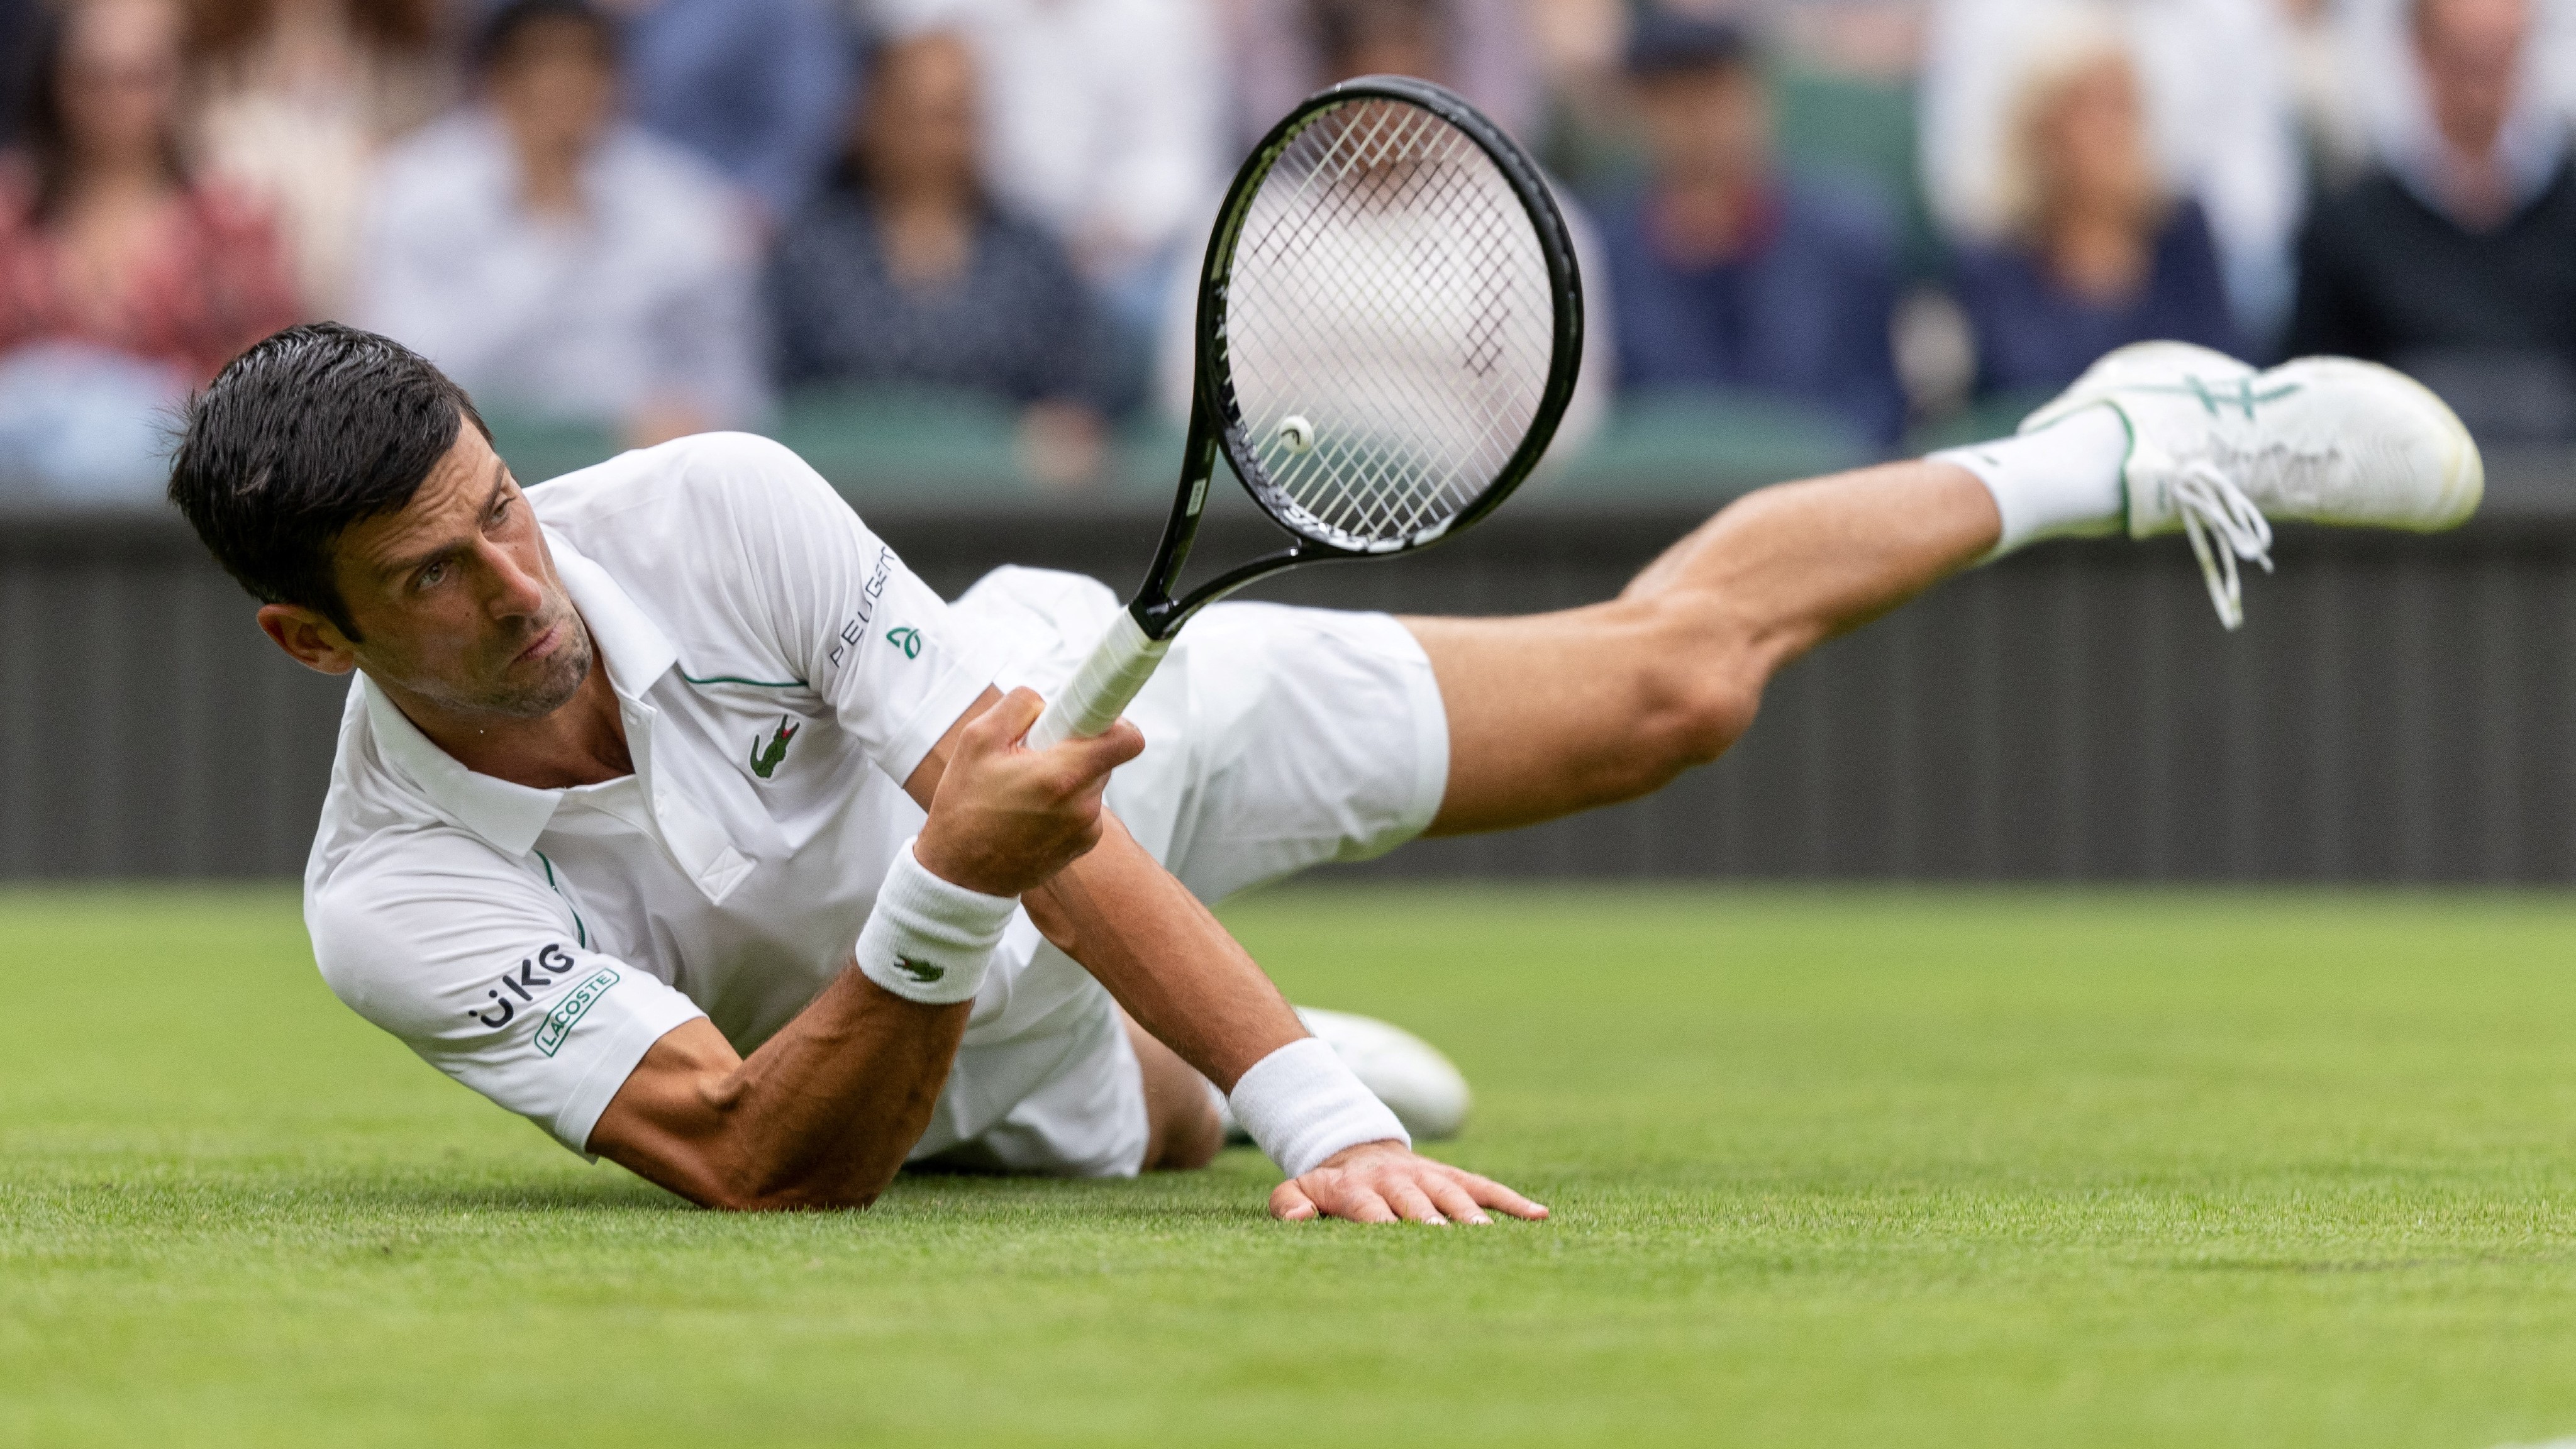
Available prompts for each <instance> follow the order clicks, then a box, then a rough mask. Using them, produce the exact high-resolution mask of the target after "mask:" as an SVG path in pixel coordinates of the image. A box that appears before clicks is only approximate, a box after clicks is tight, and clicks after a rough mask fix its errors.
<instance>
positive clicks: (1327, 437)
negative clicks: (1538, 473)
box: [1196, 76, 1583, 556]
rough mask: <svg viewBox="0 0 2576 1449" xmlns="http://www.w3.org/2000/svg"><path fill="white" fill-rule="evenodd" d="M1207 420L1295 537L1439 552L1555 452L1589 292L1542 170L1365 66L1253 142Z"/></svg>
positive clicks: (1202, 362)
mask: <svg viewBox="0 0 2576 1449" xmlns="http://www.w3.org/2000/svg"><path fill="white" fill-rule="evenodd" d="M1197 353H1198V355H1197V367H1196V372H1197V388H1198V408H1199V412H1200V414H1201V416H1202V417H1204V418H1206V419H1207V420H1209V423H1210V425H1211V426H1212V427H1213V429H1214V431H1215V433H1216V441H1217V443H1218V445H1219V446H1220V447H1221V448H1222V450H1223V451H1224V454H1225V457H1226V461H1227V462H1228V463H1229V464H1230V465H1232V467H1233V469H1234V472H1235V476H1236V477H1237V478H1239V479H1241V480H1242V482H1243V485H1244V488H1245V490H1246V491H1247V492H1249V493H1250V494H1251V495H1252V497H1253V500H1254V501H1255V502H1256V503H1258V504H1259V505H1260V506H1261V508H1262V509H1263V510H1264V511H1265V512H1267V513H1268V514H1269V515H1270V516H1271V518H1272V519H1274V520H1276V521H1277V522H1278V523H1279V525H1280V526H1281V527H1283V528H1285V529H1287V530H1288V531H1289V532H1291V533H1293V534H1296V535H1297V536H1298V537H1299V538H1300V539H1301V540H1303V541H1304V542H1303V544H1302V545H1301V553H1304V554H1309V555H1311V554H1312V553H1313V552H1314V551H1316V550H1322V551H1325V552H1328V553H1333V554H1341V555H1347V556H1369V555H1377V554H1389V553H1401V552H1405V551H1407V550H1411V549H1417V548H1423V547H1427V546H1429V545H1430V544H1433V543H1436V542H1438V541H1440V540H1441V539H1443V538H1446V537H1448V536H1449V535H1450V534H1452V533H1455V532H1456V531H1458V530H1459V529H1461V528H1464V527H1466V526H1468V525H1470V524H1472V523H1474V522H1475V521H1476V520H1477V519H1479V518H1482V517H1483V516H1484V515H1485V514H1487V513H1490V512H1492V511H1493V510H1494V509H1495V508H1496V507H1498V506H1500V505H1501V503H1502V502H1503V500H1504V499H1506V498H1508V497H1510V496H1511V493H1512V490H1513V489H1515V488H1517V487H1519V486H1520V484H1521V483H1522V481H1523V480H1525V479H1527V478H1528V477H1529V474H1530V471H1531V470H1532V469H1534V468H1536V467H1537V466H1538V462H1539V460H1540V458H1541V457H1543V456H1544V455H1545V454H1546V452H1547V446H1548V443H1549V442H1550V441H1551V440H1552V439H1553V438H1554V437H1555V434H1556V425H1557V423H1558V421H1559V420H1560V419H1561V418H1563V416H1564V414H1565V407H1566V404H1567V402H1568V401H1570V400H1571V399H1572V397H1573V395H1574V383H1575V378H1576V375H1577V373H1578V372H1579V371H1580V369H1581V366H1582V357H1583V282H1582V277H1581V274H1580V272H1579V271H1578V269H1577V267H1576V264H1575V259H1574V244H1573V239H1572V237H1571V236H1570V235H1569V234H1568V232H1567V230H1566V225H1565V218H1564V216H1563V214H1562V213H1560V212H1559V211H1558V210H1557V205H1556V199H1555V197H1554V195H1553V194H1552V193H1551V191H1550V190H1549V187H1548V184H1547V181H1546V179H1545V178H1544V177H1543V176H1542V175H1541V174H1540V172H1539V169H1538V166H1537V164H1536V163H1535V162H1533V161H1532V160H1531V159H1530V158H1529V156H1528V154H1527V153H1526V152H1524V151H1522V150H1521V148H1520V146H1519V145H1518V144H1517V143H1515V142H1514V141H1513V140H1512V139H1511V138H1510V137H1509V136H1507V135H1505V134H1504V133H1503V131H1502V129H1501V128H1500V127H1498V126H1496V125H1495V124H1494V123H1493V122H1491V121H1489V120H1487V119H1486V118H1485V117H1484V116H1483V115H1482V114H1481V113H1479V112H1478V111H1477V110H1476V108H1475V107H1473V106H1471V105H1469V104H1468V103H1467V102H1466V101H1465V100H1464V99H1462V98H1461V97H1459V96H1457V95H1456V94H1454V93H1452V92H1450V91H1448V90H1445V89H1443V88H1441V87H1439V86H1436V85H1433V84H1431V83H1430V82H1428V81H1422V80H1416V79H1414V78H1412V77H1408V76H1363V77H1361V78H1359V79H1357V80H1351V81H1345V82H1343V83H1341V84H1340V85H1337V86H1333V87H1331V88H1329V89H1327V90H1324V91H1320V92H1318V93H1316V94H1315V95H1313V96H1310V97H1308V98H1307V99H1306V100H1305V101H1304V102H1303V103H1301V104H1300V105H1299V106H1298V107H1297V108H1296V109H1295V110H1293V111H1291V112H1289V113H1288V115H1287V116H1285V117H1283V118H1282V119H1281V120H1280V122H1279V124H1278V125H1276V126H1274V127H1272V128H1271V131H1270V133H1269V134H1268V135H1267V136H1265V137H1263V138H1262V141H1261V143H1260V144H1259V145H1258V146H1256V147H1254V148H1253V152H1252V154H1251V156H1250V157H1249V158H1247V159H1246V160H1245V162H1244V164H1243V167H1242V169H1241V170H1240V171H1238V172H1237V173H1236V176H1235V179H1234V184H1233V186H1232V187H1231V188H1230V189H1229V191H1228V192H1227V195H1226V201H1225V206H1224V209H1223V210H1222V211H1221V212H1220V213H1219V215H1218V220H1217V226H1216V230H1215V233H1214V234H1213V235H1212V236H1211V237H1210V238H1209V241H1208V253H1207V260H1206V263H1205V265H1204V267H1203V268H1202V270H1201V273H1200V285H1199V309H1198V335H1197Z"/></svg>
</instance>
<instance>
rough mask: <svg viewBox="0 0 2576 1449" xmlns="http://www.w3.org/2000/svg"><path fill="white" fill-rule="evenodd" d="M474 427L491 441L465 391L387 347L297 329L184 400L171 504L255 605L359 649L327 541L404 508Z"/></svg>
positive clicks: (359, 335)
mask: <svg viewBox="0 0 2576 1449" xmlns="http://www.w3.org/2000/svg"><path fill="white" fill-rule="evenodd" d="M468 423H471V424H473V425H474V429H475V431H477V432H479V433H481V434H482V435H483V436H484V437H485V438H486V439H489V438H490V437H491V436H492V430H491V429H490V428H487V427H485V426H484V425H483V419H482V416H481V415H480V414H478V413H476V412H475V411H474V403H473V400H472V399H470V398H468V397H467V396H466V395H465V390H464V389H463V388H461V387H458V386H457V385H456V384H455V383H454V382H451V381H449V380H448V377H447V375H446V374H445V373H443V372H440V371H439V370H438V369H437V368H436V367H434V366H432V365H431V364H430V362H429V359H427V358H425V357H422V356H421V355H420V354H419V353H417V352H414V351H412V350H411V349H410V348H408V347H405V346H403V345H402V344H401V343H399V342H396V341H394V340H393V339H392V338H390V337H379V336H377V335H376V334H375V333H372V332H362V331H360V330H358V329H357V328H355V327H345V326H342V325H341V324H339V323H336V322H312V323H307V324H305V325H303V326H299V327H289V328H287V329H286V330H285V331H283V332H279V333H276V334H275V335H273V336H271V337H269V338H267V339H266V340H264V341H262V342H260V343H258V344H256V345H255V346H253V347H252V348H251V349H250V350H249V351H247V352H245V353H243V354H242V355H241V356H239V357H236V358H234V359H233V360H232V361H231V362H229V363H226V364H225V365H224V370H223V371H222V372H219V373H217V374H215V380H214V381H213V382H212V383H210V384H208V385H207V387H206V388H205V390H204V391H202V392H199V393H198V394H196V395H195V396H194V397H192V398H190V399H189V400H188V406H187V411H186V413H185V415H184V418H183V424H182V427H183V430H182V432H181V435H180V439H179V446H178V450H177V452H176V453H175V454H174V455H173V456H172V458H171V461H170V501H171V502H173V503H175V504H177V505H178V506H179V511H180V512H181V513H184V514H186V515H187V518H188V522H189V524H190V525H192V526H193V527H194V528H195V529H196V530H197V537H198V538H199V539H200V540H202V541H203V542H204V543H205V545H206V549H207V551H208V552H210V553H212V554H213V555H214V556H215V561H216V562H217V563H220V564H222V565H223V566H224V572H226V573H228V574H231V575H232V576H233V578H234V579H235V580H236V581H237V582H239V583H240V584H241V586H242V587H243V588H245V589H248V590H249V591H250V592H251V594H252V595H253V596H254V597H256V598H258V599H260V600H261V601H262V602H265V603H271V604H294V605H298V606H300V607H303V608H307V609H311V610H313V611H315V612H316V613H319V614H321V615H322V616H323V617H324V618H327V619H329V620H330V621H331V622H332V623H333V624H335V625H337V626H338V627H339V630H340V632H341V633H343V634H345V635H347V636H348V637H349V638H350V639H351V640H352V641H355V640H356V639H357V638H358V631H357V629H356V628H355V627H353V626H352V625H351V623H350V621H349V610H348V605H347V603H346V602H345V601H344V600H343V599H342V598H341V596H340V587H339V583H338V579H337V576H336V574H335V573H334V571H333V567H332V559H331V547H332V545H333V544H334V543H335V542H337V541H338V539H339V537H340V535H341V534H342V533H344V532H346V531H347V530H348V529H349V528H350V526H351V525H353V524H357V523H361V522H364V521H365V520H367V519H370V518H375V517H378V516H381V515H383V514H388V513H395V512H399V511H401V510H402V509H403V508H404V507H405V506H406V505H408V504H409V503H410V502H411V500H412V497H413V495H415V494H417V493H419V492H420V486H421V484H422V483H424V482H426V481H428V478H429V474H430V470H431V469H432V468H434V467H436V466H437V465H438V461H439V459H441V458H443V457H445V456H446V455H447V451H448V450H449V449H450V448H453V447H455V446H456V440H457V438H458V437H460V436H462V434H463V430H464V427H465V425H466V424H468Z"/></svg>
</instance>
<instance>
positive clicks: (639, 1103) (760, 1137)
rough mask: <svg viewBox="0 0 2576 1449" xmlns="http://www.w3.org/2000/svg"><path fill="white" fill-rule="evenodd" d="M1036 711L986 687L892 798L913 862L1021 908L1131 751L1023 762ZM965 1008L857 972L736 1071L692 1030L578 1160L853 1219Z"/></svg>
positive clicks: (1086, 825)
mask: <svg viewBox="0 0 2576 1449" xmlns="http://www.w3.org/2000/svg"><path fill="white" fill-rule="evenodd" d="M1042 707H1043V702H1042V701H1041V700H1039V699H1038V697H1037V696H1036V695H1034V694H1031V693H1029V692H1028V691H1026V690H1018V691H1014V692H1013V693H1012V694H1011V695H1009V696H1008V697H1004V696H1001V695H998V694H996V693H995V692H994V691H991V690H987V691H985V693H984V696H983V698H981V699H979V700H978V701H977V702H976V705H975V707H974V708H972V709H970V710H968V711H967V713H966V714H965V715H963V716H961V717H960V718H959V719H958V721H957V723H956V724H955V725H954V726H952V727H951V728H950V729H949V731H948V733H947V735H946V736H945V737H943V738H942V739H941V740H940V742H939V744H938V745H937V746H935V747H934V748H933V749H932V751H931V755H930V757H929V758H928V759H926V760H924V761H923V763H922V765H921V766H920V767H919V768H918V769H916V770H915V771H914V772H913V777H912V779H911V780H909V781H907V782H906V785H905V788H906V789H907V790H910V791H912V792H913V795H914V798H915V799H919V800H922V801H923V803H924V805H925V807H926V808H927V809H928V810H929V813H930V819H929V821H928V822H927V823H926V824H924V825H923V826H922V830H921V837H920V839H919V841H918V842H917V843H916V844H915V845H914V847H913V855H914V858H915V859H916V860H918V861H919V862H920V863H921V864H922V866H923V867H924V868H926V869H928V870H929V871H931V872H932V873H933V874H935V875H938V876H939V877H941V878H942V879H945V880H948V881H950V882H952V883H954V884H957V885H962V886H965V887H967V888H968V889H970V890H977V891H982V892H984V893H985V894H988V895H1018V894H1020V893H1021V892H1023V891H1025V890H1027V889H1029V888H1030V887H1031V886H1033V885H1035V884H1037V883H1038V882H1040V881H1042V880H1045V879H1047V878H1048V877H1050V876H1052V875H1054V874H1055V873H1056V872H1058V871H1060V870H1061V869H1063V867H1064V865H1065V863H1066V862H1067V861H1070V860H1072V859H1074V858H1076V857H1078V856H1080V855H1081V854H1083V853H1084V852H1085V851H1088V850H1090V849H1091V848H1092V846H1093V845H1095V844H1096V843H1097V842H1098V841H1099V839H1100V834H1101V822H1102V818H1103V817H1102V812H1101V808H1100V795H1101V791H1102V789H1103V788H1104V787H1105V786H1106V785H1107V783H1108V780H1109V772H1110V771H1111V770H1112V769H1115V768H1116V767H1117V766H1118V765H1120V764H1122V763H1124V762H1126V761H1127V760H1130V759H1133V758H1135V756H1136V753H1137V751H1138V750H1140V749H1142V748H1143V745H1144V742H1143V739H1142V738H1141V737H1140V736H1138V735H1137V733H1136V731H1135V729H1134V727H1132V726H1123V725H1122V726H1121V727H1120V728H1119V729H1117V730H1113V731H1112V732H1111V733H1109V734H1107V735H1103V736H1101V737H1100V738H1099V739H1096V740H1068V741H1066V742H1065V743H1064V744H1061V745H1058V746H1056V747H1055V748H1054V749H1051V750H1046V751H1043V752H1032V751H1029V750H1025V749H1022V748H1019V746H1018V744H1017V741H1018V740H1019V739H1020V737H1021V736H1023V735H1025V734H1026V733H1027V732H1028V728H1029V726H1030V725H1031V724H1033V723H1035V722H1036V720H1037V716H1038V712H1039V710H1040V709H1041V708H1042ZM973 1010H974V1004H973V1003H972V1002H959V1003H956V1004H954V1005H947V1006H928V1005H922V1004H920V1003H916V1002H911V1001H906V1000H904V999H903V998H902V997H899V996H896V995H894V994H893V993H892V992H889V991H887V990H885V989H884V988H883V987H880V986H878V985H877V984H876V983H875V982H873V981H871V980H869V979H868V978H867V977H866V976H864V975H862V974H861V973H860V972H859V971H858V970H857V969H856V968H855V967H851V968H849V969H845V970H844V971H842V973H841V975H840V977H839V979H838V980H836V981H834V982H833V983H832V985H831V986H830V987H828V988H826V989H825V990H824V992H823V994H822V995H821V996H818V997H816V998H815V999H814V1001H813V1003H812V1004H810V1005H808V1006H807V1007H806V1008H805V1010H804V1011H802V1012H800V1013H798V1014H797V1016H796V1019H795V1020H793V1021H791V1022H789V1023H788V1024H787V1025H786V1027H785V1028H783V1029H782V1030H781V1031H780V1032H779V1033H778V1035H776V1036H774V1037H772V1038H770V1039H769V1040H768V1041H767V1042H765V1043H763V1044H762V1045H761V1047H760V1049H759V1050H758V1051H755V1052H753V1053H752V1054H751V1056H750V1057H749V1058H748V1059H745V1058H743V1057H740V1056H737V1055H736V1054H735V1052H734V1050H733V1047H732V1046H731V1045H730V1044H728V1043H727V1042H726V1041H725V1039H724V1037H723V1036H722V1035H720V1034H719V1033H718V1032H717V1031H716V1029H715V1027H714V1026H713V1025H712V1024H710V1023H708V1022H707V1021H704V1020H697V1021H692V1022H689V1023H687V1024H685V1025H682V1026H679V1027H676V1028H674V1029H672V1030H671V1031H670V1032H668V1033H666V1034H665V1035H664V1036H663V1037H662V1039H661V1040H659V1041H657V1042H655V1043H654V1044H653V1046H652V1049H651V1050H649V1051H647V1052H646V1053H645V1054H644V1060H643V1061H642V1062H641V1063H639V1064H638V1065H637V1066H636V1068H635V1070H634V1071H633V1072H632V1073H631V1074H629V1075H628V1077H627V1079H626V1083H625V1085H624V1086H622V1087H620V1088H619V1089H618V1092H617V1096H616V1098H615V1099H614V1100H612V1101H611V1102H610V1103H609V1104H608V1110H607V1111H606V1112H605V1113H603V1114H601V1116H600V1119H599V1123H598V1125H597V1126H596V1127H594V1128H592V1130H591V1134H590V1144H589V1146H590V1150H591V1151H593V1152H596V1153H598V1154H600V1155H601V1156H603V1157H606V1158H608V1159H610V1160H611V1161H613V1162H616V1163H618V1164H619V1165H621V1166H623V1167H626V1168H629V1169H631V1170H632V1171H634V1172H635V1173H636V1174H637V1175H638V1176H641V1177H645V1178H648V1179H650V1180H652V1181H654V1182H657V1183H660V1184H661V1185H662V1186H664V1187H667V1188H669V1189H670V1190H672V1191H673V1192H676V1193H678V1194H680V1195H681V1196H683V1197H686V1198H688V1199H690V1200H691V1201H693V1202H697V1203H702V1204H705V1205H707V1206H710V1207H724V1208H793V1207H864V1206H866V1205H867V1204H868V1203H870V1202H872V1201H874V1200H875V1198H876V1196H877V1194H878V1193H880V1192H883V1191H884V1190H885V1186H886V1184H887V1183H889V1182H891V1181H893V1180H894V1175H895V1173H896V1171H898V1170H899V1169H900V1168H901V1167H902V1166H903V1160H904V1156H905V1154H906V1153H908V1152H910V1151H911V1150H912V1145H913V1144H914V1143H915V1142H917V1141H919V1140H920V1138H921V1133H922V1130H923V1128H925V1127H927V1126H928V1125H929V1122H930V1111H931V1108H932V1106H933V1104H935V1103H936V1102H937V1101H938V1098H939V1089H940V1087H941V1085H942V1084H943V1083H945V1082H946V1081H947V1079H948V1068H949V1065H950V1063H951V1062H952V1061H953V1060H954V1059H955V1057H956V1054H957V1043H958V1039H959V1038H960V1037H962V1036H963V1035H964V1034H965V1031H966V1018H967V1016H968V1015H969V1014H970V1013H971V1012H972V1011H973Z"/></svg>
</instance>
